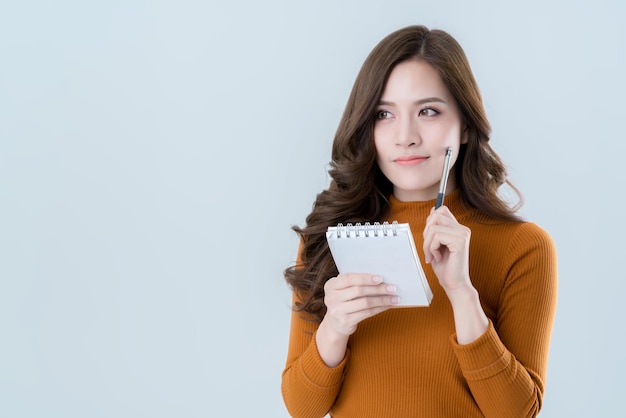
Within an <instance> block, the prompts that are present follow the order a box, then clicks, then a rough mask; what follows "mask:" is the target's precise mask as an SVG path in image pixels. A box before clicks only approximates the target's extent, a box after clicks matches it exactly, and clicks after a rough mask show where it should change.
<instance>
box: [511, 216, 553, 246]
mask: <svg viewBox="0 0 626 418" xmlns="http://www.w3.org/2000/svg"><path fill="white" fill-rule="evenodd" d="M513 225H514V226H513V227H512V236H511V247H513V248H535V249H538V250H544V251H549V252H554V251H556V247H555V245H554V241H553V240H552V237H551V236H550V234H548V232H547V231H546V230H544V229H543V228H541V227H540V226H539V225H537V224H535V223H533V222H515V223H513Z"/></svg>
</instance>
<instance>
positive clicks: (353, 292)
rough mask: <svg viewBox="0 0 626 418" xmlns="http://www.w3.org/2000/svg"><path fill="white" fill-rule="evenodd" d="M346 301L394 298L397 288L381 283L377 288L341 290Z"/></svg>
mask: <svg viewBox="0 0 626 418" xmlns="http://www.w3.org/2000/svg"><path fill="white" fill-rule="evenodd" d="M341 292H342V295H343V298H344V300H353V299H358V298H365V297H373V296H384V295H387V296H393V295H395V294H396V292H397V288H396V286H395V285H393V284H389V283H381V284H379V285H376V286H352V287H349V288H347V289H343V290H341Z"/></svg>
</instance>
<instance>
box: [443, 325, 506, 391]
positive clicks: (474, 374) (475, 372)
mask: <svg viewBox="0 0 626 418" xmlns="http://www.w3.org/2000/svg"><path fill="white" fill-rule="evenodd" d="M450 340H451V342H452V347H453V349H454V353H455V354H456V357H457V359H458V361H459V365H460V366H461V371H462V372H463V376H465V378H466V379H467V380H468V381H472V380H474V381H475V380H483V379H488V378H490V377H492V376H495V375H496V374H498V373H500V372H502V371H503V370H505V369H506V368H507V367H508V366H509V363H510V362H511V353H510V352H509V351H508V350H507V349H506V347H505V346H504V344H502V341H500V337H498V334H497V333H496V330H495V328H494V327H493V323H492V322H491V320H489V326H488V327H487V330H486V331H485V332H484V334H483V335H481V336H480V337H478V339H477V340H476V341H473V342H471V343H469V344H465V345H460V344H459V343H457V341H456V334H453V335H452V336H451V337H450Z"/></svg>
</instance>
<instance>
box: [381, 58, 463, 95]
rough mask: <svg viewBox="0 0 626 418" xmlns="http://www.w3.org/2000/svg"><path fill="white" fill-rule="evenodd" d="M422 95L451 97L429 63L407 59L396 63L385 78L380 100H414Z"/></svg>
mask: <svg viewBox="0 0 626 418" xmlns="http://www.w3.org/2000/svg"><path fill="white" fill-rule="evenodd" d="M423 97H440V98H442V99H451V95H450V92H449V91H448V88H447V87H446V85H445V84H444V82H443V80H442V79H441V77H440V76H439V73H438V72H437V70H436V69H435V68H434V67H433V66H432V65H430V64H428V63H427V62H424V61H419V60H409V61H404V62H401V63H400V64H398V65H396V66H395V67H394V68H393V70H392V71H391V73H390V74H389V78H388V79H387V83H386V84H385V90H384V91H383V97H382V100H392V99H394V98H395V99H397V100H400V99H402V98H408V99H410V100H415V99H419V98H423Z"/></svg>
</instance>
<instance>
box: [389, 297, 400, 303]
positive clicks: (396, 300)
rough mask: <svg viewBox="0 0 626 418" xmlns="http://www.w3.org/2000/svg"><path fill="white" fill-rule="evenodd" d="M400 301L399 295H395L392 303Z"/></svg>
mask: <svg viewBox="0 0 626 418" xmlns="http://www.w3.org/2000/svg"><path fill="white" fill-rule="evenodd" d="M399 301H400V298H399V297H397V296H394V297H392V298H391V303H393V304H394V305H397V304H398V302H399Z"/></svg>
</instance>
